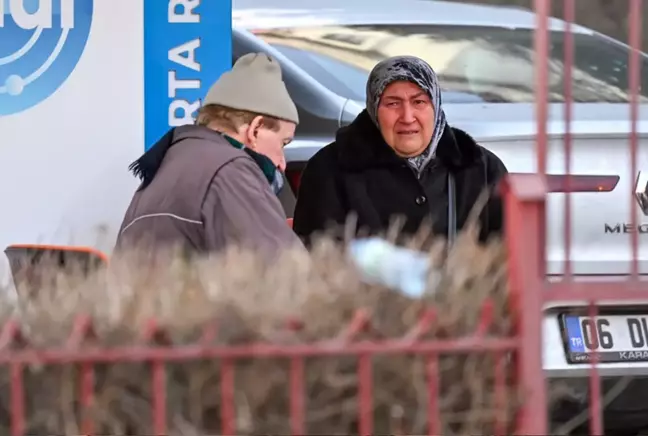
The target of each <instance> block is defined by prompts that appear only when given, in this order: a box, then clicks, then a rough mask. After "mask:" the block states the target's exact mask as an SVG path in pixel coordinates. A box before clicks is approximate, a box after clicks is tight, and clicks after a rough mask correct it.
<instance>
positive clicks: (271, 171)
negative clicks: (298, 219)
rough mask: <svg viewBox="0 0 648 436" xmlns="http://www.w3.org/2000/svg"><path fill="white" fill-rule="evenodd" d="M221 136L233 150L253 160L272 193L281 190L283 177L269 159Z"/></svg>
mask: <svg viewBox="0 0 648 436" xmlns="http://www.w3.org/2000/svg"><path fill="white" fill-rule="evenodd" d="M221 135H223V138H225V139H227V142H229V143H230V144H231V145H232V146H233V147H234V148H238V149H239V150H243V151H245V152H246V153H247V154H248V155H249V156H250V157H251V158H252V159H254V161H255V162H256V163H257V165H258V166H259V168H261V171H262V172H263V175H264V176H265V177H266V179H267V180H268V183H270V186H271V187H272V190H273V191H274V193H275V194H277V193H279V191H280V190H281V188H283V177H282V176H281V172H280V171H279V169H278V168H277V166H276V165H275V164H274V162H272V160H270V158H268V157H267V156H264V155H262V154H260V153H257V152H256V151H254V150H252V149H250V148H248V147H246V146H245V144H243V143H242V142H240V141H237V140H236V139H234V138H232V137H231V136H229V135H226V134H224V133H221Z"/></svg>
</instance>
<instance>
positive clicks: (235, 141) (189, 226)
mask: <svg viewBox="0 0 648 436" xmlns="http://www.w3.org/2000/svg"><path fill="white" fill-rule="evenodd" d="M298 123H299V118H298V114H297V108H296V106H295V104H294V103H293V101H292V99H291V98H290V96H289V94H288V91H287V89H286V86H285V84H284V82H283V80H282V77H281V69H280V66H279V64H278V63H277V62H276V61H275V60H274V59H272V58H270V57H269V56H267V55H265V54H262V53H250V54H247V55H245V56H242V57H241V58H239V59H238V61H237V62H236V63H235V64H234V66H233V67H232V69H231V70H230V71H228V72H226V73H224V74H223V75H222V76H221V77H220V78H219V79H218V81H216V83H214V85H213V86H212V87H211V89H210V90H209V92H208V93H207V96H206V97H205V99H204V101H203V106H202V107H201V109H200V111H199V113H198V117H197V120H196V124H195V125H188V126H182V127H177V128H173V129H171V130H169V131H168V132H167V134H166V135H164V137H162V138H161V139H160V140H159V141H158V142H157V143H156V144H155V145H154V146H153V147H152V148H151V149H150V150H149V151H147V152H146V153H145V154H144V155H143V156H141V157H140V158H139V159H138V160H137V161H135V162H133V164H131V167H130V169H131V170H132V171H133V173H134V174H135V175H136V176H137V177H139V178H140V179H141V181H142V182H141V185H140V186H139V188H138V189H137V191H136V192H135V194H134V196H133V200H132V201H131V204H130V206H129V207H128V210H127V211H126V215H125V217H124V220H123V223H122V226H121V229H120V232H119V236H118V239H117V245H116V247H115V248H116V251H120V250H125V249H133V248H134V247H137V250H138V251H142V250H144V251H147V252H155V251H159V250H160V249H162V248H166V247H170V248H180V249H182V250H184V251H185V252H190V253H207V252H213V251H219V250H221V249H223V248H225V247H226V246H228V245H230V244H236V245H239V246H246V247H251V248H255V249H259V250H265V251H267V252H268V253H269V254H270V256H272V255H274V253H275V252H276V251H277V250H278V249H281V248H285V247H290V246H294V245H300V242H299V239H298V238H297V237H296V236H295V234H294V233H293V231H292V230H291V229H290V227H289V226H288V225H287V223H286V215H285V213H284V212H283V210H282V207H281V205H280V203H279V200H278V199H277V196H276V193H277V192H278V191H279V190H280V189H281V187H282V186H283V178H282V177H281V170H283V169H284V168H285V159H284V154H283V147H284V146H285V145H286V144H288V143H289V142H290V141H291V140H292V139H293V136H294V134H295V128H296V126H297V124H298Z"/></svg>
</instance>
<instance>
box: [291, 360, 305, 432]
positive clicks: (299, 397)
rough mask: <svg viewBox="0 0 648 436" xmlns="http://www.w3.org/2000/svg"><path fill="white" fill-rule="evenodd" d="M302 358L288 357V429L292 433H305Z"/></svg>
mask: <svg viewBox="0 0 648 436" xmlns="http://www.w3.org/2000/svg"><path fill="white" fill-rule="evenodd" d="M304 390H305V387H304V358H303V357H292V358H291V359H290V429H291V432H292V434H294V435H305V434H307V433H306V427H305V424H306V418H305V412H304V411H305V404H304V403H305V401H304Z"/></svg>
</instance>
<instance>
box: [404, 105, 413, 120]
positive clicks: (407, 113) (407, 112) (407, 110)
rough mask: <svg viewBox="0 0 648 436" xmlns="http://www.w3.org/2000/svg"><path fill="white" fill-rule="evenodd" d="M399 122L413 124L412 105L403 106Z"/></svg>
mask: <svg viewBox="0 0 648 436" xmlns="http://www.w3.org/2000/svg"><path fill="white" fill-rule="evenodd" d="M401 121H402V122H403V123H413V122H414V121H415V119H414V108H412V105H410V104H404V105H403V109H402V113H401Z"/></svg>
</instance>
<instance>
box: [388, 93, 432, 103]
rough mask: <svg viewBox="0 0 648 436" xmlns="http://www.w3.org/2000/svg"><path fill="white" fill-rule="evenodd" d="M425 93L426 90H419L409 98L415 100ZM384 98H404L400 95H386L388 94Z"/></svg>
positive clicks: (399, 99)
mask: <svg viewBox="0 0 648 436" xmlns="http://www.w3.org/2000/svg"><path fill="white" fill-rule="evenodd" d="M424 95H426V94H425V92H424V91H421V92H417V93H416V94H414V95H413V96H411V97H410V98H409V100H413V99H415V98H420V97H421V96H424ZM382 100H398V101H402V100H403V98H401V97H398V96H396V95H386V96H384V97H383V98H382Z"/></svg>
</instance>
